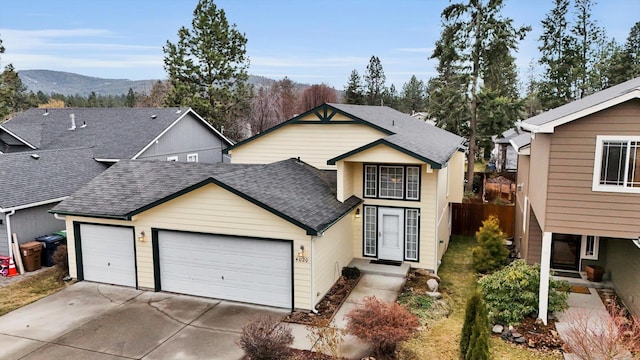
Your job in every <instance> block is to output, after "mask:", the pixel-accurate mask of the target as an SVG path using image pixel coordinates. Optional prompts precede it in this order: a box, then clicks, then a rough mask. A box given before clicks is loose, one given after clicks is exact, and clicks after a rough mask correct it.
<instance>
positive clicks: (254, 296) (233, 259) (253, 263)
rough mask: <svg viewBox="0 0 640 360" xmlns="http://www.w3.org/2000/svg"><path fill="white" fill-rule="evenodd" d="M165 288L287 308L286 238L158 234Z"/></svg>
mask: <svg viewBox="0 0 640 360" xmlns="http://www.w3.org/2000/svg"><path fill="white" fill-rule="evenodd" d="M158 252H159V254H158V255H159V259H160V286H161V288H162V290H164V291H171V292H176V293H181V294H190V295H198V296H205V297H212V298H218V299H227V300H234V301H241V302H247V303H253V304H262V305H269V306H275V307H284V308H291V307H292V303H291V301H292V281H291V280H292V274H291V272H292V255H291V254H292V250H291V242H290V241H278V240H262V239H251V238H243V237H229V236H223V235H210V234H194V233H185V232H176V231H159V232H158Z"/></svg>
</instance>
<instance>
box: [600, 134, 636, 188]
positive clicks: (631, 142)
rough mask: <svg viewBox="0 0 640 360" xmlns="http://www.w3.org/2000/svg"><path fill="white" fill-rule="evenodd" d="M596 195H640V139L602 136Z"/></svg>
mask: <svg viewBox="0 0 640 360" xmlns="http://www.w3.org/2000/svg"><path fill="white" fill-rule="evenodd" d="M592 189H593V191H611V192H633V193H640V136H598V137H597V139H596V155H595V163H594V171H593V186H592Z"/></svg>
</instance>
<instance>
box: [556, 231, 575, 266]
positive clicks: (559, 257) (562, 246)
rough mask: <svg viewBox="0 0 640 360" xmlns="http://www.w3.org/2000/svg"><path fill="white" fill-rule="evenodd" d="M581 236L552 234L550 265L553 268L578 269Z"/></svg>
mask: <svg viewBox="0 0 640 360" xmlns="http://www.w3.org/2000/svg"><path fill="white" fill-rule="evenodd" d="M581 243H582V236H580V235H571V234H553V237H552V242H551V267H552V268H554V269H564V270H578V265H579V263H580V245H581Z"/></svg>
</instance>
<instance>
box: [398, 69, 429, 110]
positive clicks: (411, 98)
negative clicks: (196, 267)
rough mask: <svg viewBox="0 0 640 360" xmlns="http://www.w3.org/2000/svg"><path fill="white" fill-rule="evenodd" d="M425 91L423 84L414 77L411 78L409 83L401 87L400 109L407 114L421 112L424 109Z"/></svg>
mask: <svg viewBox="0 0 640 360" xmlns="http://www.w3.org/2000/svg"><path fill="white" fill-rule="evenodd" d="M425 95H426V90H425V86H424V82H422V80H418V78H417V77H416V76H415V75H412V76H411V79H410V80H409V82H407V83H405V84H404V85H402V93H401V94H400V103H401V105H400V109H401V110H402V111H404V112H406V113H408V114H413V113H414V112H419V111H423V110H424V109H425V105H426V104H425Z"/></svg>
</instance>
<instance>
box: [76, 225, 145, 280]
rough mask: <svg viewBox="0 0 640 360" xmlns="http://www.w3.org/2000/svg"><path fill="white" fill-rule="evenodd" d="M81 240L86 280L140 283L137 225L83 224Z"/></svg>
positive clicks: (83, 269)
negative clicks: (137, 265)
mask: <svg viewBox="0 0 640 360" xmlns="http://www.w3.org/2000/svg"><path fill="white" fill-rule="evenodd" d="M80 241H81V250H82V272H83V278H84V280H89V281H96V282H101V283H107V284H116V285H124V286H132V287H135V286H136V257H135V248H134V246H135V243H134V231H133V228H130V227H120V226H107V225H95V224H80Z"/></svg>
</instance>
